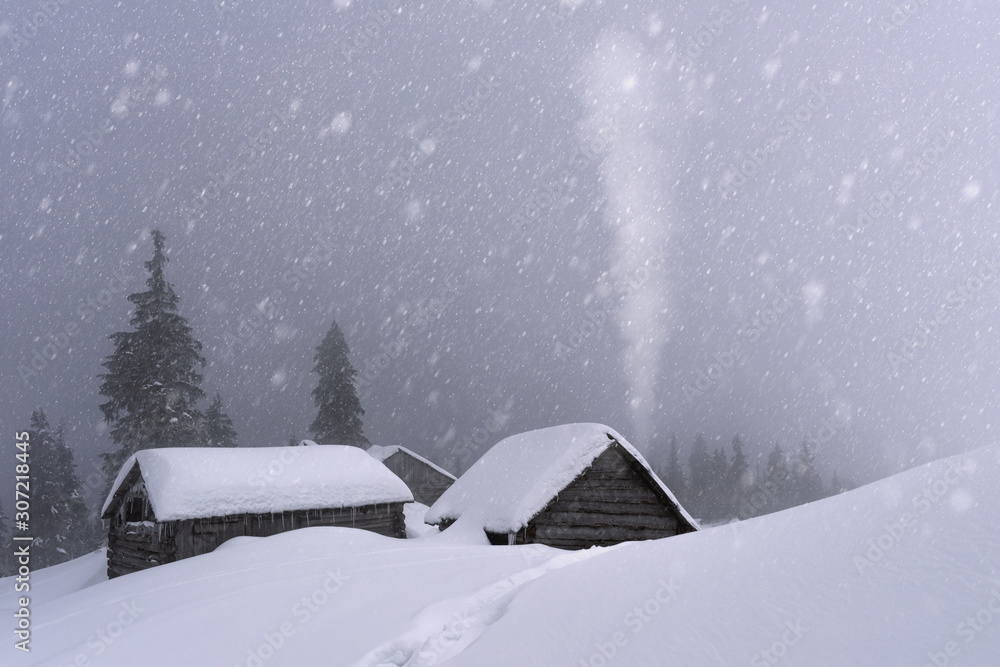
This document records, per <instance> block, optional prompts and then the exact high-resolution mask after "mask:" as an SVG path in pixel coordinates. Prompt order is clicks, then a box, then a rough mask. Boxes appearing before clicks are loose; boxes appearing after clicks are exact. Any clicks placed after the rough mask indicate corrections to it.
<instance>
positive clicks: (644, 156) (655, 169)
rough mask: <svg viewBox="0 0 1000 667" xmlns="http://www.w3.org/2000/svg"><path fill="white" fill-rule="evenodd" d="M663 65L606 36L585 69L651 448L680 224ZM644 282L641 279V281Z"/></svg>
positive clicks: (644, 434)
mask: <svg viewBox="0 0 1000 667" xmlns="http://www.w3.org/2000/svg"><path fill="white" fill-rule="evenodd" d="M656 68H657V64H656V63H655V62H654V60H653V58H652V57H651V56H650V55H649V54H648V53H647V52H646V50H645V48H644V46H643V45H642V44H641V42H639V40H638V39H636V38H635V37H634V36H632V35H630V34H628V33H623V32H620V31H606V32H605V33H603V34H602V35H601V37H600V38H599V40H598V43H597V47H596V50H595V53H594V55H593V56H592V57H591V58H590V59H589V60H588V62H587V63H586V64H585V67H584V80H585V83H586V85H585V87H584V100H583V103H584V105H585V107H586V109H587V115H586V119H585V120H584V122H583V123H582V125H581V131H582V134H583V140H584V142H585V143H586V144H587V145H590V146H595V145H596V146H601V147H602V150H603V153H604V155H603V159H602V160H601V163H600V176H601V180H602V183H603V187H604V193H605V195H606V197H607V205H606V206H605V209H604V211H605V213H604V216H605V222H606V223H607V224H608V226H609V227H610V228H611V230H612V231H613V233H614V247H613V250H612V253H611V262H612V268H611V271H610V274H611V277H612V280H613V281H615V283H616V284H617V285H619V286H620V287H624V288H625V289H624V290H621V289H620V290H619V291H624V298H623V301H622V304H621V308H620V309H619V311H618V313H617V316H618V324H619V327H620V329H621V332H622V337H623V338H624V340H625V343H626V349H625V351H624V354H623V362H624V365H625V370H626V373H627V376H628V379H629V384H630V396H629V404H630V409H631V413H632V420H633V422H634V424H633V426H634V428H635V434H636V438H637V441H639V442H643V443H648V442H649V439H650V437H651V435H652V431H653V426H654V417H655V414H656V411H657V399H656V377H657V374H658V372H659V367H660V357H661V354H662V351H663V348H664V345H665V344H666V342H667V338H668V336H669V321H668V305H669V294H668V285H667V281H666V263H665V262H663V261H662V259H663V255H664V253H665V252H666V251H667V245H668V242H669V240H670V226H671V219H672V212H671V202H670V198H669V196H668V188H669V187H670V181H668V180H667V176H668V169H667V165H666V160H665V159H664V155H663V152H664V151H663V147H662V137H663V135H664V134H665V133H669V131H670V129H671V127H670V122H669V121H670V118H671V115H672V113H673V109H672V108H671V107H670V100H663V99H662V98H663V91H664V88H663V87H662V80H661V79H660V78H659V77H657V76H655V71H656ZM639 278H641V279H639Z"/></svg>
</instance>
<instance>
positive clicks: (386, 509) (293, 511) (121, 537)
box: [101, 445, 413, 577]
mask: <svg viewBox="0 0 1000 667" xmlns="http://www.w3.org/2000/svg"><path fill="white" fill-rule="evenodd" d="M412 501H413V495H412V494H411V493H410V490H409V489H408V488H407V487H406V484H404V483H403V481H402V480H401V479H399V478H398V477H396V475H394V474H392V472H390V471H389V469H388V468H386V467H385V466H384V465H382V464H381V463H379V462H378V461H376V460H375V459H373V458H372V457H370V456H368V455H367V454H366V453H365V452H364V451H362V450H361V449H359V448H357V447H347V446H343V445H321V446H317V447H261V448H232V449H227V448H217V447H187V448H164V449H147V450H143V451H140V452H138V453H136V454H134V455H133V456H131V457H130V458H129V459H128V461H126V462H125V464H124V465H123V466H122V469H121V471H120V472H119V473H118V477H117V479H116V480H115V483H114V485H113V486H112V488H111V493H110V494H109V495H108V498H107V500H106V501H105V502H104V507H103V508H102V509H101V518H102V519H106V520H108V521H110V527H109V529H108V577H117V576H119V575H122V574H127V573H129V572H135V571H137V570H143V569H146V568H149V567H153V566H155V565H160V564H163V563H169V562H173V561H176V560H181V559H182V558H189V557H191V556H197V555H200V554H204V553H208V552H210V551H212V550H214V549H215V548H216V547H218V546H219V545H220V544H222V543H223V542H225V541H226V540H228V539H231V538H233V537H239V536H256V537H267V536H269V535H275V534H277V533H283V532H285V531H288V530H293V529H295V528H304V527H307V526H344V527H353V528H362V529H365V530H370V531H373V532H376V533H380V534H382V535H388V536H390V537H400V538H404V537H406V526H405V523H404V518H403V504H404V503H407V502H412Z"/></svg>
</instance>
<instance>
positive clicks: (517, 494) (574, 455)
mask: <svg viewBox="0 0 1000 667" xmlns="http://www.w3.org/2000/svg"><path fill="white" fill-rule="evenodd" d="M609 436H610V437H609ZM611 438H614V441H617V442H618V444H619V445H621V447H622V448H623V449H625V450H626V451H628V452H629V453H630V454H631V455H632V456H634V457H635V458H636V460H637V461H639V463H641V464H642V465H643V466H644V467H645V468H646V469H647V470H649V471H650V474H651V475H652V477H653V479H655V480H656V481H657V482H658V483H659V485H660V488H662V489H663V491H664V492H665V493H666V494H667V496H668V497H669V498H670V499H671V500H672V501H673V502H674V504H675V505H677V508H678V509H679V510H680V512H681V514H682V515H683V516H684V518H685V519H687V520H688V521H689V522H690V523H691V525H692V526H695V527H696V528H697V526H698V524H697V523H696V522H695V520H694V519H693V518H691V517H690V516H689V515H688V514H687V512H685V511H684V509H683V508H682V507H681V506H680V503H678V502H677V499H676V498H675V497H674V495H673V494H672V493H671V492H670V490H669V489H668V488H667V487H666V485H664V484H663V482H661V481H659V478H658V477H656V475H655V474H653V473H652V469H650V467H649V464H648V463H646V460H645V459H644V458H642V455H641V454H639V452H638V451H636V449H635V448H634V447H633V446H632V445H630V444H629V443H628V441H627V440H625V438H623V437H622V436H621V435H620V434H619V433H618V432H617V431H615V430H614V429H612V428H610V427H608V426H604V425H603V424H565V425H563V426H553V427H551V428H543V429H539V430H537V431H529V432H527V433H520V434H518V435H514V436H511V437H509V438H506V439H504V440H501V441H500V442H498V443H497V444H496V445H494V446H493V448H492V449H490V450H489V451H488V452H486V454H484V455H483V457H482V458H481V459H479V460H478V461H476V463H475V464H474V465H473V466H472V467H471V468H469V470H468V472H466V473H465V474H464V475H462V476H461V477H460V478H459V479H458V481H457V482H455V483H454V484H452V486H451V488H449V489H448V490H447V491H445V492H444V494H442V495H441V497H440V498H439V499H438V501H437V502H436V503H434V505H433V506H432V507H431V509H430V510H429V511H428V512H427V517H426V521H427V522H428V523H431V524H437V523H439V522H440V521H441V520H442V519H456V520H457V519H459V518H463V521H464V522H468V521H473V522H475V523H476V524H478V525H480V526H482V528H483V529H484V530H487V531H489V532H496V533H510V532H515V531H517V530H520V529H521V528H523V527H525V526H527V525H528V522H529V521H530V520H531V519H532V517H534V516H535V515H536V514H538V512H540V511H541V510H542V509H544V508H545V506H546V505H548V504H549V501H550V500H552V498H554V497H555V495H556V494H557V493H559V492H560V491H562V490H563V489H564V488H566V486H567V485H568V484H569V483H570V482H572V481H573V480H574V479H576V478H577V477H578V476H579V475H580V474H581V473H583V471H584V470H586V469H587V468H588V467H589V466H590V464H592V463H593V462H594V460H595V459H596V458H597V457H598V456H600V455H601V454H603V453H604V451H605V450H606V449H607V448H608V447H609V446H611V444H612V442H614V441H613V440H612V439H611Z"/></svg>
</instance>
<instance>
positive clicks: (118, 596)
mask: <svg viewBox="0 0 1000 667" xmlns="http://www.w3.org/2000/svg"><path fill="white" fill-rule="evenodd" d="M998 516H1000V447H996V446H994V447H990V448H986V449H982V450H978V451H976V452H973V453H970V454H966V455H962V456H959V457H955V458H952V459H948V460H944V461H939V462H936V463H933V464H930V465H926V466H922V467H920V468H917V469H914V470H911V471H908V472H906V473H903V474H901V475H897V476H895V477H892V478H889V479H887V480H883V481H881V482H878V483H876V484H872V485H869V486H867V487H863V488H861V489H858V490H856V491H853V492H851V493H847V494H843V495H841V496H837V497H835V498H829V499H827V500H824V501H821V502H817V503H812V504H810V505H807V506H804V507H800V508H795V509H792V510H789V511H786V512H781V513H778V514H774V515H771V516H767V517H762V518H760V519H755V520H751V521H746V522H742V523H738V524H732V525H728V526H723V527H719V528H713V529H709V530H703V531H701V532H697V533H690V534H686V535H682V536H678V537H672V538H667V539H664V540H658V541H654V542H643V543H632V544H625V545H620V546H618V547H612V548H608V549H590V550H587V551H584V552H561V551H557V550H554V549H550V548H547V547H543V546H536V545H531V546H521V547H490V546H482V545H481V540H480V539H479V538H478V537H477V536H473V535H469V536H465V535H459V534H456V535H449V531H444V532H443V533H436V532H434V531H431V532H428V533H427V534H426V535H425V536H424V537H422V538H420V539H412V540H405V541H403V540H393V539H390V538H385V537H381V536H379V535H375V534H371V533H365V532H363V531H356V530H351V529H344V528H309V529H304V530H298V531H293V532H291V533H286V534H282V535H277V536H274V537H270V538H266V539H256V538H245V539H241V540H234V541H232V542H230V543H227V544H226V545H224V547H223V548H220V549H219V550H217V551H216V552H214V553H211V554H207V555H205V556H199V557H196V558H192V559H188V560H184V561H180V562H177V563H173V564H170V565H166V566H162V567H158V568H154V569H152V570H148V571H144V572H139V573H136V574H132V575H128V576H125V577H120V578H118V579H115V580H114V581H98V580H100V579H101V578H102V577H101V576H100V573H99V565H98V564H99V563H100V558H101V554H100V553H97V554H93V555H91V556H87V557H85V558H82V559H79V560H77V561H74V562H73V563H68V564H65V565H62V566H58V567H57V568H50V569H49V570H44V571H41V572H38V573H35V574H34V575H33V580H32V583H33V588H32V591H31V595H32V607H31V610H32V622H33V626H32V627H33V634H32V642H31V647H32V652H31V654H30V655H27V654H23V653H21V652H19V651H16V650H14V649H13V647H12V643H13V641H12V640H11V639H10V638H8V641H6V642H5V643H4V645H3V647H2V648H0V663H2V664H4V665H121V666H128V667H131V666H134V665H144V666H147V665H148V666H159V665H162V666H171V667H173V666H175V665H199V666H200V665H205V666H211V667H216V666H219V667H229V666H236V665H242V666H248V667H263V666H265V665H266V666H271V665H289V666H296V667H304V666H311V665H323V666H339V665H344V666H353V665H357V666H368V667H374V666H378V665H382V666H388V665H397V666H398V665H408V666H409V667H416V666H423V665H450V666H468V667H488V666H491V665H497V666H499V665H505V666H506V665H519V666H521V665H525V666H531V665H537V666H539V667H542V666H544V667H554V666H561V665H565V666H567V667H579V666H581V665H589V666H592V667H600V666H601V665H609V666H610V665H628V666H636V667H641V666H645V665H649V666H653V665H656V666H662V665H678V666H681V667H688V666H697V665H751V666H754V667H757V666H761V665H807V666H809V667H817V666H819V667H822V666H825V665H851V666H859V665H872V666H876V665H877V666H879V667H885V666H891V665H914V666H918V667H919V666H921V665H932V666H935V667H941V666H942V665H973V666H977V665H978V666H984V667H985V666H987V665H990V666H992V665H995V664H997V656H1000V520H998V519H997V517H998ZM466 537H467V538H468V541H469V542H470V543H463V542H462V540H463V539H465V538H466ZM95 581H96V582H97V583H95ZM0 586H2V590H5V591H12V590H13V585H12V582H11V580H9V579H8V580H3V581H2V582H0ZM0 604H2V605H3V609H2V610H0V615H3V616H4V617H5V618H8V619H10V618H11V616H10V610H11V609H12V600H11V594H10V593H8V594H7V595H4V596H3V598H2V601H0Z"/></svg>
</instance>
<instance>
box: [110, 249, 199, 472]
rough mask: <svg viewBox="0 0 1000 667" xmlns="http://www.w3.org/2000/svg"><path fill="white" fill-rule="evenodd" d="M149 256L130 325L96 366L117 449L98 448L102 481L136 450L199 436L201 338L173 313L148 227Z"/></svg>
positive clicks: (162, 261) (133, 297)
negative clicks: (101, 369) (99, 368)
mask: <svg viewBox="0 0 1000 667" xmlns="http://www.w3.org/2000/svg"><path fill="white" fill-rule="evenodd" d="M152 237H153V258H152V259H151V260H150V261H148V262H146V263H145V265H146V269H147V270H148V271H149V277H148V278H147V279H146V286H147V287H148V289H147V290H146V291H145V292H137V293H135V294H130V295H129V297H128V300H129V301H131V302H132V304H133V305H134V307H135V309H134V312H133V315H132V319H131V322H130V324H131V326H132V327H133V330H132V331H119V332H116V333H113V334H111V336H110V338H111V340H112V341H114V344H115V351H114V352H113V353H112V354H111V356H109V357H108V358H107V359H106V360H105V361H104V364H103V366H104V367H105V368H106V369H107V371H108V372H107V373H104V374H102V375H100V376H99V377H100V378H101V380H102V383H101V387H100V393H101V395H103V396H106V397H107V398H108V401H107V402H106V403H102V404H101V406H100V407H101V412H103V413H104V421H105V422H107V423H108V424H109V425H110V426H111V437H112V439H113V440H114V442H115V444H116V445H118V449H117V450H115V451H113V452H111V453H108V454H102V457H103V467H104V472H105V474H106V475H107V477H108V485H109V487H110V484H111V483H112V481H113V480H114V479H115V476H116V475H117V474H118V470H119V468H120V467H121V465H122V464H123V463H124V462H125V460H126V459H127V458H128V457H129V456H130V455H131V454H133V453H135V452H136V451H137V450H140V449H147V448H153V447H187V446H194V445H202V444H204V442H205V433H204V424H203V422H204V416H203V415H202V414H201V412H199V411H198V410H197V408H196V407H195V405H196V403H197V402H198V400H200V399H201V398H202V396H203V395H204V392H202V390H201V387H200V385H201V380H202V376H201V374H200V373H199V372H198V367H199V366H204V365H205V359H204V357H202V356H201V349H202V348H201V343H199V342H198V341H197V340H195V338H194V337H193V336H192V334H191V327H190V326H188V323H187V320H186V319H185V318H184V317H182V316H181V315H180V314H178V312H177V304H178V302H179V298H178V297H177V294H176V293H175V292H174V288H173V286H172V285H171V284H170V283H169V282H167V280H166V278H165V277H164V272H163V269H164V266H165V265H166V263H167V256H166V254H165V253H164V237H163V234H162V233H160V231H159V230H154V231H153V233H152Z"/></svg>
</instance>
